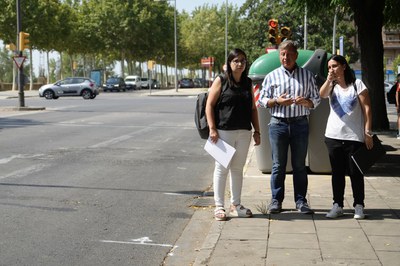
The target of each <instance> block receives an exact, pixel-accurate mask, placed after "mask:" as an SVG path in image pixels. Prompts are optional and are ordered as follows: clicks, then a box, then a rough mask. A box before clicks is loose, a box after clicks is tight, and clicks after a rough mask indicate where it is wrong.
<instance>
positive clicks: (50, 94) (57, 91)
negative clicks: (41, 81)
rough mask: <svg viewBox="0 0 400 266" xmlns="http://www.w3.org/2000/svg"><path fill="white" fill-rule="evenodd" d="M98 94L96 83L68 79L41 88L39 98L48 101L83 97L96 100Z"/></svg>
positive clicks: (80, 78) (80, 79)
mask: <svg viewBox="0 0 400 266" xmlns="http://www.w3.org/2000/svg"><path fill="white" fill-rule="evenodd" d="M98 94H99V88H98V87H97V85H96V82H95V81H94V80H92V79H89V78H84V77H71V78H66V79H63V80H59V81H57V82H56V83H53V84H46V85H43V86H42V87H40V88H39V96H40V97H45V98H46V99H48V100H50V99H58V97H64V96H82V97H83V99H85V100H87V99H94V98H96V96H97V95H98Z"/></svg>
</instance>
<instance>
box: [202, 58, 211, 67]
mask: <svg viewBox="0 0 400 266" xmlns="http://www.w3.org/2000/svg"><path fill="white" fill-rule="evenodd" d="M213 65H214V57H204V58H202V59H201V66H202V67H212V66H213Z"/></svg>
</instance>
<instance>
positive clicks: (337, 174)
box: [325, 138, 365, 207]
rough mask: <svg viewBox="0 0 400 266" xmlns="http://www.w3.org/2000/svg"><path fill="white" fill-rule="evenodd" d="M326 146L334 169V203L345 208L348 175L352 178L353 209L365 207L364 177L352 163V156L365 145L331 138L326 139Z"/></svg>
mask: <svg viewBox="0 0 400 266" xmlns="http://www.w3.org/2000/svg"><path fill="white" fill-rule="evenodd" d="M325 144H326V147H327V148H328V152H329V159H330V162H331V167H332V191H333V203H337V204H338V205H339V206H340V207H343V201H344V189H345V186H346V178H345V176H346V174H347V175H349V176H350V180H351V188H352V190H353V198H354V202H353V207H354V206H356V204H361V205H362V206H364V197H365V195H364V176H363V174H362V173H361V172H360V171H359V170H358V168H357V166H356V165H355V164H354V162H353V161H352V159H351V155H352V154H353V153H354V152H355V151H357V149H358V148H360V147H361V146H362V145H365V144H364V143H362V142H358V141H350V140H337V139H331V138H325Z"/></svg>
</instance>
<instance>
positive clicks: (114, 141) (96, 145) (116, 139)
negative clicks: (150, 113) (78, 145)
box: [89, 128, 151, 149]
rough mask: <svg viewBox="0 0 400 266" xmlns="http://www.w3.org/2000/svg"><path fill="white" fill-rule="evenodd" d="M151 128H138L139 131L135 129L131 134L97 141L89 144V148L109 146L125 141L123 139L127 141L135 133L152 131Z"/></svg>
mask: <svg viewBox="0 0 400 266" xmlns="http://www.w3.org/2000/svg"><path fill="white" fill-rule="evenodd" d="M150 130H151V129H149V128H143V129H141V130H138V131H135V132H134V133H132V134H129V135H122V136H119V137H117V138H113V139H110V140H106V141H103V142H100V143H97V144H95V145H92V146H89V148H92V149H94V148H105V147H108V146H111V145H114V144H117V143H119V142H123V141H125V140H128V139H131V138H133V137H134V136H135V135H138V134H143V133H144V132H146V131H150Z"/></svg>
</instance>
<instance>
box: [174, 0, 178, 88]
mask: <svg viewBox="0 0 400 266" xmlns="http://www.w3.org/2000/svg"><path fill="white" fill-rule="evenodd" d="M174 2H175V4H174V46H175V47H174V48H175V91H176V92H178V42H177V29H176V0H174Z"/></svg>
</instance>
